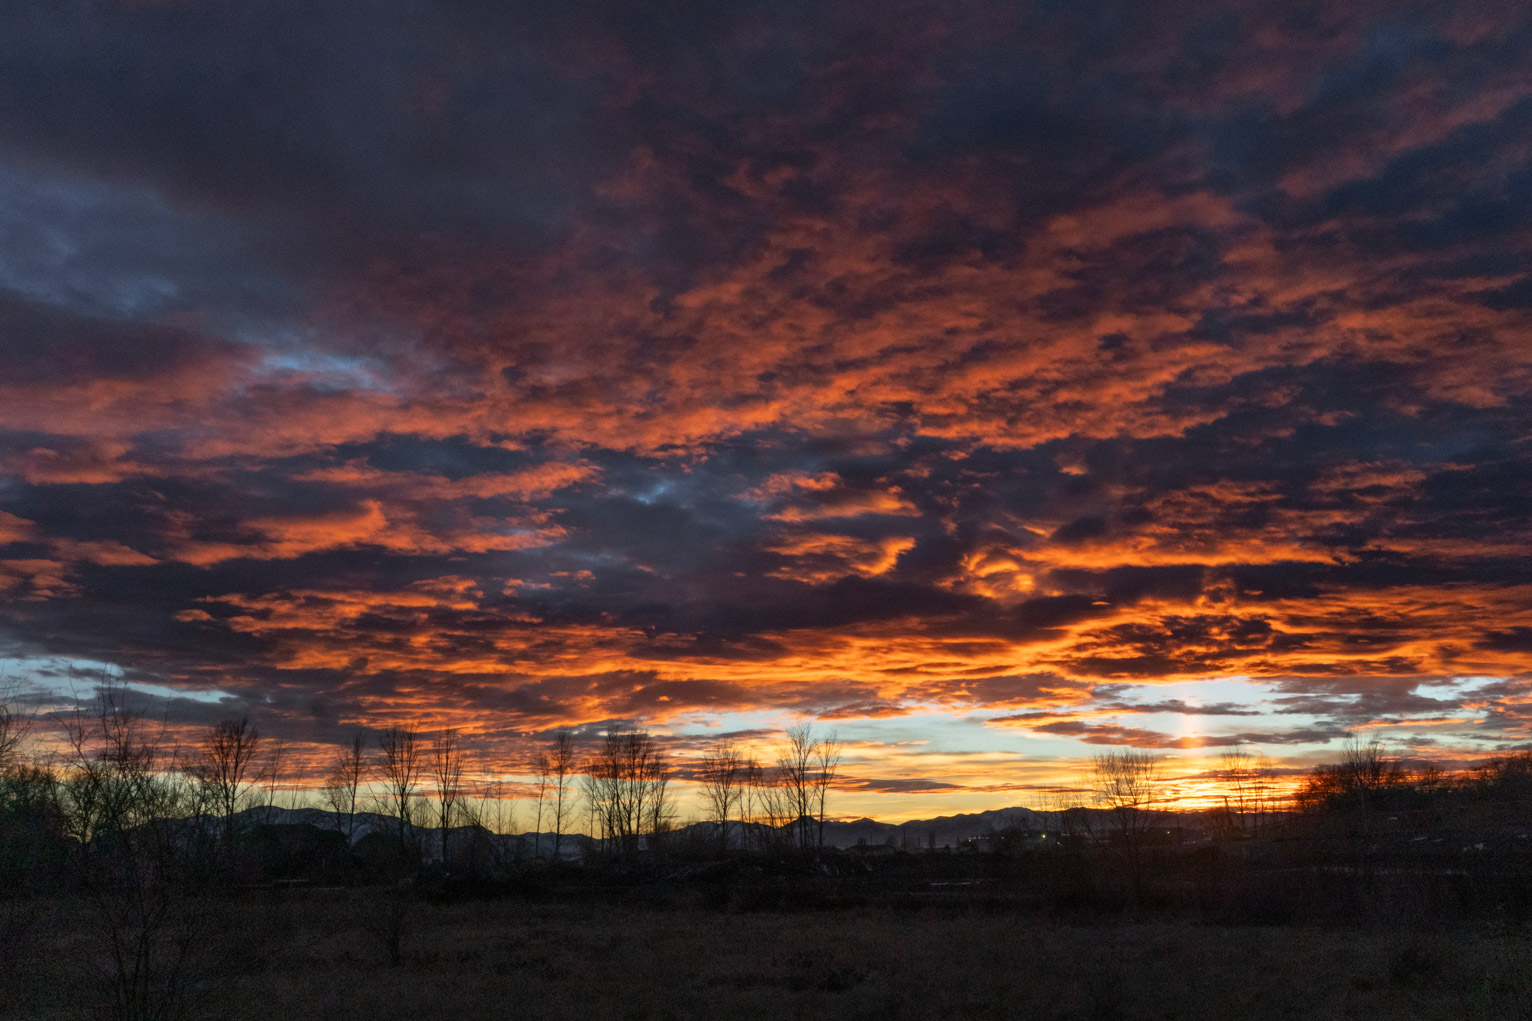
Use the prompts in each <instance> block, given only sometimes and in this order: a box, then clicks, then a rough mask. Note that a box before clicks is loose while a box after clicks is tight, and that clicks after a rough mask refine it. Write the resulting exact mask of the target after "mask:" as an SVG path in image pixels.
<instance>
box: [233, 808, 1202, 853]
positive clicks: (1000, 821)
mask: <svg viewBox="0 0 1532 1021" xmlns="http://www.w3.org/2000/svg"><path fill="white" fill-rule="evenodd" d="M1064 814H1065V813H1063V812H1041V811H1037V810H1035V809H1031V808H1022V807H1020V806H1015V807H1011V808H996V809H990V810H988V811H984V812H970V813H962V814H958V815H943V816H937V817H935V818H932V819H911V820H908V821H906V822H901V823H889V822H879V821H878V820H876V819H870V818H862V819H850V820H845V819H826V820H825V823H824V844H825V846H826V847H831V848H838V849H845V848H850V847H856V846H859V845H862V846H880V845H881V846H888V847H894V848H899V849H902V850H910V851H914V850H921V849H924V848H929V847H938V848H943V847H963V846H965V845H969V844H972V843H975V842H982V841H985V840H987V839H988V838H990V837H991V836H992V835H993V834H997V833H1002V832H1005V831H1007V830H1019V831H1023V832H1034V833H1041V832H1057V831H1058V830H1059V829H1061V827H1062V823H1063V817H1064ZM1111 814H1112V813H1111V811H1110V810H1108V809H1099V808H1073V809H1069V815H1070V817H1071V818H1072V820H1074V822H1075V824H1076V825H1077V826H1080V827H1083V828H1086V829H1089V830H1091V831H1096V832H1104V831H1107V830H1109V829H1111V828H1112V827H1113V825H1114V822H1113V820H1112V818H1111ZM1152 814H1153V815H1154V816H1157V817H1163V819H1164V820H1165V822H1166V824H1167V825H1168V824H1171V822H1172V821H1173V823H1174V825H1176V826H1183V827H1184V826H1186V825H1187V823H1188V820H1189V819H1190V818H1192V817H1189V816H1187V815H1186V814H1185V813H1176V812H1169V811H1156V812H1153V813H1152ZM240 818H241V819H243V820H245V821H247V822H249V823H254V824H257V825H260V824H265V825H284V824H300V825H310V826H316V827H318V828H319V829H323V830H332V831H336V832H343V831H344V829H345V826H344V824H343V822H342V817H341V816H340V815H339V814H337V813H335V812H331V811H328V810H326V809H322V808H279V807H277V806H274V805H263V806H259V807H256V808H251V809H247V810H246V811H244V812H242V813H240ZM791 825H793V824H792V823H786V824H784V826H783V827H779V829H785V828H787V827H789V826H791ZM813 825H814V826H815V827H816V828H817V827H818V823H817V822H816V823H814V824H813ZM748 826H749V829H750V831H751V832H752V833H757V834H762V835H764V834H766V833H768V832H769V831H770V827H768V826H766V825H765V824H762V823H750V824H748ZM398 827H399V821H398V819H396V818H395V817H393V816H388V815H382V814H380V813H377V812H358V813H356V815H355V817H354V829H353V832H352V843H353V845H354V844H356V843H357V842H359V841H361V840H363V839H365V838H366V837H368V836H369V835H371V834H375V833H377V834H383V835H385V836H388V835H392V834H394V833H396V832H397V831H398ZM412 829H413V832H414V834H415V837H416V839H417V841H419V842H420V844H421V848H422V851H423V852H424V853H425V854H426V855H427V857H428V858H430V857H431V856H432V852H433V849H434V851H435V854H436V856H439V855H440V848H441V828H440V827H436V826H414V827H413V828H412ZM729 829H730V838H729V844H730V846H733V847H738V846H740V845H741V844H742V843H743V840H742V836H743V829H742V824H741V823H739V822H738V821H731V822H730V823H729ZM673 832H674V834H675V836H676V837H677V838H679V839H683V840H696V841H699V842H702V841H717V839H718V827H717V824H716V823H712V822H694V823H690V824H688V825H685V826H682V827H679V828H678V829H676V830H675V831H673ZM470 834H478V835H479V836H478V839H480V840H483V841H488V842H490V843H493V844H496V845H498V846H499V848H500V850H501V851H502V852H503V853H505V854H507V855H508V856H509V857H513V858H530V857H534V856H536V855H538V854H542V855H547V854H551V853H552V849H553V841H554V836H553V834H552V833H516V834H497V833H491V832H490V831H489V830H487V829H485V828H484V827H482V826H479V825H477V824H473V825H467V826H454V827H452V832H451V834H449V836H448V843H449V845H452V844H458V843H460V842H461V841H464V840H466V839H468V838H469V835H470ZM755 842H756V841H752V843H755ZM590 843H591V838H590V837H589V836H587V835H586V834H583V833H565V834H563V836H562V837H561V838H560V847H559V852H560V853H559V856H560V857H561V858H578V857H580V856H581V855H582V854H583V853H584V852H585V850H586V849H587V847H588V846H589V845H590Z"/></svg>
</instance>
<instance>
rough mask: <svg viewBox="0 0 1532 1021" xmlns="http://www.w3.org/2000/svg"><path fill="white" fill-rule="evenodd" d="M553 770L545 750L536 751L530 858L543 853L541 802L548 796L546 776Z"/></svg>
mask: <svg viewBox="0 0 1532 1021" xmlns="http://www.w3.org/2000/svg"><path fill="white" fill-rule="evenodd" d="M552 772H553V762H552V761H551V760H550V759H549V758H548V753H547V752H538V753H537V773H536V777H535V779H534V781H533V783H534V785H535V786H536V788H537V817H536V819H534V820H533V822H532V858H533V859H534V860H535V859H537V858H539V857H541V856H542V853H543V802H544V801H546V800H547V798H548V777H549V774H551V773H552Z"/></svg>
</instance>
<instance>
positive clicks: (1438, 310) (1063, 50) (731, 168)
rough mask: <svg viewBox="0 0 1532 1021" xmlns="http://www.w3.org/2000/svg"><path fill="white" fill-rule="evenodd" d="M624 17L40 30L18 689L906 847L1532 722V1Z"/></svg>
mask: <svg viewBox="0 0 1532 1021" xmlns="http://www.w3.org/2000/svg"><path fill="white" fill-rule="evenodd" d="M587 6H588V7H589V9H588V10H587V9H586V8H587ZM619 8H620V5H619V6H618V7H611V6H609V5H607V6H603V5H581V4H577V5H575V7H574V8H569V9H567V10H564V12H563V13H556V12H552V11H549V12H530V11H521V10H518V11H515V12H512V11H510V10H499V9H496V8H494V7H493V6H492V5H490V6H487V7H486V9H483V10H477V9H471V8H469V7H465V8H462V9H457V8H451V9H448V8H442V9H422V10H419V11H417V12H415V13H414V14H413V15H412V16H411V17H409V18H399V17H390V16H384V15H385V11H384V10H382V9H380V10H378V11H373V10H371V9H370V6H369V5H368V4H362V5H359V6H358V7H357V8H356V9H354V10H347V11H335V12H331V13H329V14H327V15H326V17H325V18H324V19H323V20H322V23H311V21H312V19H313V18H314V15H313V13H312V12H310V11H308V10H307V8H305V7H302V6H301V5H292V6H289V5H281V4H278V5H275V6H273V7H271V8H270V9H269V10H265V11H263V12H262V13H261V14H260V15H259V16H257V15H253V14H249V13H248V12H242V11H241V10H239V9H238V7H237V5H236V6H233V7H225V6H221V5H213V6H208V5H199V4H194V3H182V2H178V0H171V2H166V3H158V4H128V3H111V2H103V3H100V4H95V5H84V6H75V7H61V8H59V9H57V10H48V11H46V12H43V13H36V12H31V13H28V14H26V15H22V14H19V13H15V12H12V13H0V54H3V55H4V58H5V59H0V97H3V98H4V99H5V100H6V102H4V103H0V110H4V111H6V112H4V113H0V140H3V142H4V147H3V149H0V152H3V153H4V155H3V156H0V676H3V677H8V678H10V679H12V680H14V681H15V682H16V683H18V684H21V685H24V686H25V688H26V691H27V697H28V698H29V699H31V700H32V701H33V702H34V703H35V704H37V705H45V704H46V705H52V704H54V702H56V701H57V700H58V699H59V698H61V697H66V696H68V695H69V693H70V691H71V690H73V691H75V692H87V693H88V689H89V686H90V685H91V684H92V683H93V680H94V679H99V678H100V677H103V676H108V675H109V676H111V677H114V678H118V679H120V680H121V681H122V682H124V683H128V684H130V685H132V686H133V690H135V691H136V692H138V693H139V694H140V695H142V697H144V698H145V700H146V704H148V705H149V706H150V707H151V711H152V713H153V714H154V715H155V718H162V719H164V720H166V721H167V725H168V726H170V727H172V728H173V729H174V730H175V732H176V733H177V734H190V733H193V732H195V730H196V729H197V728H200V727H206V726H207V725H209V724H210V723H212V722H214V721H216V720H218V719H222V718H226V717H238V716H245V715H248V716H249V717H251V719H252V720H254V721H255V722H256V723H257V725H258V726H259V727H260V728H261V730H262V731H263V732H264V733H267V734H269V735H272V736H273V737H280V738H282V739H283V740H284V741H285V742H287V743H288V744H289V746H290V747H291V748H292V749H293V750H294V759H293V761H294V767H295V769H296V770H297V772H296V774H295V775H296V776H298V777H300V778H301V777H312V776H313V775H314V771H315V770H318V769H319V765H318V764H319V763H320V762H321V761H322V759H323V758H324V756H325V755H326V754H327V751H326V750H327V749H328V748H331V747H333V746H335V745H337V744H339V743H341V742H344V741H347V740H349V738H350V736H351V734H352V733H354V732H356V731H358V730H360V731H363V732H366V733H369V734H376V732H377V731H379V730H381V729H382V728H385V727H388V726H391V725H394V724H398V723H412V722H419V723H420V725H422V726H424V727H427V728H437V727H444V726H450V727H453V728H456V729H458V730H459V731H460V732H461V733H462V735H463V741H464V747H465V749H466V750H467V751H468V752H469V753H470V754H471V755H472V756H473V757H474V758H473V759H472V762H474V763H477V764H478V765H477V766H475V767H474V768H481V769H486V770H488V769H494V770H500V771H502V772H503V773H504V774H505V775H507V776H513V777H514V776H524V775H525V774H526V771H527V766H528V763H529V762H530V759H531V756H532V754H533V752H534V750H535V747H536V745H537V742H539V741H543V740H546V738H547V737H548V736H549V735H550V734H552V733H553V732H554V731H557V730H560V729H570V730H572V731H574V732H575V733H576V735H577V736H578V737H579V738H580V739H581V740H582V741H589V739H590V737H591V736H592V735H594V734H597V733H599V732H600V731H601V729H602V728H604V727H607V726H611V725H613V724H616V723H625V724H631V725H635V726H641V727H645V728H648V729H650V730H651V731H652V732H654V733H655V734H656V735H658V736H660V737H661V738H662V739H663V741H664V743H665V745H666V747H667V748H668V749H669V750H670V752H671V754H672V757H673V758H674V759H675V761H677V762H678V763H681V764H685V763H687V762H689V761H692V760H694V759H695V757H696V755H697V754H698V753H699V751H700V750H701V749H702V748H703V747H704V746H705V745H706V744H707V742H708V741H710V740H712V739H713V738H715V737H717V736H719V735H725V734H735V735H738V737H739V738H740V740H742V741H747V742H757V743H762V744H765V743H769V742H770V740H771V737H770V734H771V733H772V732H773V731H776V730H779V729H780V728H781V727H783V726H784V725H787V724H789V723H792V722H797V721H801V720H810V721H813V722H814V723H815V725H816V726H817V727H819V728H821V729H822V730H825V731H828V730H831V729H834V730H836V731H838V732H839V734H840V736H841V738H842V739H843V740H844V741H845V742H846V745H847V749H848V753H847V756H846V760H845V763H844V765H843V769H842V773H843V777H844V784H843V789H841V790H840V791H839V792H838V794H837V799H838V800H837V803H836V804H835V806H834V807H833V808H832V812H833V813H834V814H836V815H837V816H848V815H849V816H856V815H862V814H866V815H872V816H874V817H877V818H882V819H900V818H915V817H922V816H931V815H950V814H955V813H957V812H966V811H977V810H982V809H986V808H995V807H1001V806H1003V805H1010V804H1018V803H1026V799H1027V798H1028V797H1030V796H1033V794H1032V793H1029V792H1039V791H1046V790H1048V789H1051V788H1054V787H1058V786H1067V785H1069V784H1072V783H1074V782H1075V778H1078V777H1079V776H1080V775H1082V774H1083V773H1084V772H1085V770H1086V769H1087V768H1088V764H1089V761H1090V758H1091V756H1092V755H1093V754H1095V753H1097V752H1099V751H1101V750H1103V749H1106V748H1110V747H1117V746H1128V747H1137V748H1148V749H1155V750H1157V751H1160V752H1162V753H1163V754H1165V755H1166V757H1167V768H1169V769H1171V770H1172V771H1173V772H1175V773H1176V774H1177V775H1182V776H1185V777H1186V778H1187V779H1186V780H1185V784H1186V788H1187V791H1188V792H1189V793H1187V797H1186V801H1187V803H1201V802H1202V801H1205V800H1206V798H1208V797H1212V796H1214V795H1211V794H1208V793H1207V792H1206V790H1205V778H1204V779H1196V776H1195V775H1196V774H1203V773H1206V771H1207V769H1208V768H1209V766H1208V764H1209V763H1210V762H1212V761H1214V760H1216V757H1217V755H1218V753H1219V751H1220V750H1221V749H1223V748H1226V747H1229V746H1230V745H1232V744H1234V743H1236V742H1237V743H1240V744H1242V745H1243V746H1246V747H1249V748H1251V749H1253V750H1257V751H1259V752H1261V753H1263V754H1265V755H1267V756H1269V757H1270V758H1271V759H1272V760H1273V761H1274V762H1275V763H1276V765H1277V766H1278V767H1279V769H1280V770H1282V771H1284V774H1283V775H1289V774H1291V773H1292V772H1294V771H1301V770H1302V769H1304V768H1307V767H1309V766H1312V765H1313V764H1315V763H1318V762H1322V761H1326V760H1327V759H1332V758H1333V757H1334V756H1335V754H1336V751H1337V746H1338V742H1339V741H1340V740H1341V739H1343V737H1344V735H1346V734H1347V733H1350V732H1355V731H1369V732H1376V733H1378V734H1380V735H1382V736H1384V737H1386V739H1387V740H1388V741H1389V742H1390V745H1391V747H1392V748H1394V749H1395V750H1396V752H1397V753H1398V754H1400V755H1402V756H1405V757H1408V758H1410V759H1413V760H1435V761H1440V762H1442V763H1444V764H1448V765H1462V764H1466V763H1471V762H1474V761H1478V760H1482V759H1484V758H1487V757H1490V756H1493V755H1498V754H1504V753H1506V752H1508V751H1511V750H1515V749H1520V748H1527V747H1529V746H1532V735H1529V726H1528V721H1529V712H1532V709H1529V707H1532V261H1529V259H1528V257H1527V255H1526V253H1527V252H1528V251H1529V250H1532V247H1529V244H1528V242H1529V241H1532V220H1529V218H1528V213H1527V208H1528V206H1527V203H1526V202H1525V198H1526V195H1527V194H1528V191H1529V188H1532V181H1529V179H1528V176H1527V170H1526V153H1527V151H1529V147H1532V87H1529V85H1528V82H1527V79H1526V75H1525V68H1526V67H1527V66H1528V65H1529V64H1532V13H1529V12H1526V11H1522V10H1520V9H1519V8H1513V7H1509V8H1504V9H1501V8H1499V7H1496V6H1495V5H1490V4H1483V5H1479V4H1469V5H1457V6H1455V7H1454V8H1453V9H1452V10H1442V11H1432V12H1401V11H1399V10H1397V5H1388V4H1382V3H1358V4H1352V5H1347V6H1346V8H1345V9H1344V10H1323V11H1314V12H1309V13H1308V14H1299V13H1295V12H1294V11H1293V10H1292V9H1291V5H1287V4H1279V3H1275V2H1264V0H1252V2H1248V3H1236V4H1234V5H1232V6H1228V5H1226V6H1225V7H1223V8H1220V12H1219V13H1218V15H1217V16H1216V17H1214V16H1212V15H1211V14H1210V13H1208V12H1204V11H1202V10H1200V9H1198V8H1196V7H1195V6H1190V7H1173V8H1169V9H1159V8H1156V9H1154V10H1150V9H1148V8H1144V9H1140V8H1139V7H1134V6H1133V5H1125V4H1115V3H1101V4H1091V3H1086V4H1075V5H1067V6H1066V7H1062V8H1055V7H1054V6H1052V5H1046V4H1040V5H1016V4H999V3H979V4H964V5H952V4H940V3H937V4H910V5H901V6H899V8H898V9H897V11H895V12H892V13H890V12H887V11H884V10H883V9H881V8H880V9H879V11H877V12H869V11H867V10H864V9H863V8H861V7H860V6H858V5H849V4H835V3H831V4H804V5H795V4H791V3H789V4H787V5H785V6H784V5H782V4H772V5H766V4H754V3H744V4H738V5H727V6H726V7H725V8H720V9H717V10H715V11H712V12H711V13H709V14H708V15H707V16H706V17H698V18H681V17H679V16H676V15H657V16H655V17H653V18H642V19H636V18H632V17H629V16H628V15H627V14H625V13H624V12H623V11H622V10H620V9H619ZM364 41H365V42H364ZM125 82H131V83H132V87H131V88H129V87H127V86H125V85H124V83H125ZM1199 792H1200V793H1199Z"/></svg>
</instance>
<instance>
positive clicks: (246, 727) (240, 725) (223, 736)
mask: <svg viewBox="0 0 1532 1021" xmlns="http://www.w3.org/2000/svg"><path fill="white" fill-rule="evenodd" d="M260 744H261V735H260V732H259V731H257V730H256V729H255V727H253V726H251V724H250V720H249V718H248V717H241V718H240V719H238V720H223V721H221V722H219V723H217V724H214V725H213V726H212V727H211V728H209V729H208V731H207V733H206V734H205V735H204V736H203V738H202V743H201V746H200V748H199V752H200V757H199V758H198V760H197V761H196V763H195V764H194V766H193V770H192V775H193V776H194V777H195V778H196V781H197V784H198V786H199V787H200V788H201V791H200V793H201V794H202V796H203V798H204V799H205V803H206V804H207V805H208V806H209V807H210V808H211V810H212V812H213V813H214V814H215V815H216V816H217V817H218V819H219V824H220V829H219V833H220V840H221V843H222V847H223V851H224V854H225V855H226V856H227V855H232V854H233V852H234V845H235V839H236V836H237V835H236V834H235V832H234V827H235V817H236V816H237V815H238V814H239V813H240V812H242V811H244V810H245V809H246V808H249V807H250V800H251V797H252V795H253V793H254V792H255V791H256V789H257V788H256V786H255V785H256V783H257V782H258V780H259V779H260V777H259V775H258V767H257V764H256V756H257V754H258V752H259V750H260Z"/></svg>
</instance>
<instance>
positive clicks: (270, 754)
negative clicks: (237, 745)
mask: <svg viewBox="0 0 1532 1021" xmlns="http://www.w3.org/2000/svg"><path fill="white" fill-rule="evenodd" d="M286 763H287V742H285V741H283V740H282V739H281V738H280V737H276V738H273V739H272V740H271V741H269V742H267V749H266V761H265V763H263V764H262V766H261V771H260V780H261V783H262V784H263V785H264V787H265V793H266V796H265V803H266V808H267V810H268V812H269V810H270V809H273V808H276V807H277V791H279V790H281V789H282V769H283V767H284V766H285V765H286Z"/></svg>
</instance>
